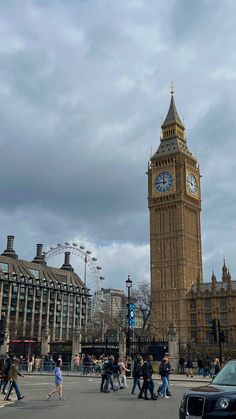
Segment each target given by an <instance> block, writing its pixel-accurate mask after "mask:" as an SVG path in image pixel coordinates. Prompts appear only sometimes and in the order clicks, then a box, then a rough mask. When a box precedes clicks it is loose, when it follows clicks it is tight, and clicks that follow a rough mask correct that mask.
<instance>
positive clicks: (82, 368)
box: [19, 361, 101, 375]
mask: <svg viewBox="0 0 236 419" xmlns="http://www.w3.org/2000/svg"><path fill="white" fill-rule="evenodd" d="M19 369H20V371H21V372H22V373H23V374H24V373H27V374H52V373H53V370H54V364H53V363H50V364H43V365H41V366H39V367H35V365H33V366H32V367H31V365H28V363H27V362H25V361H22V362H20V365H19ZM61 369H62V371H63V372H64V373H65V374H71V373H73V374H78V375H100V373H101V367H100V365H99V364H96V365H91V363H87V364H86V363H84V364H80V365H73V364H71V363H70V362H63V364H62V366H61Z"/></svg>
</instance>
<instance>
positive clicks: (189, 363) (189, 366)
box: [186, 358, 193, 377]
mask: <svg viewBox="0 0 236 419" xmlns="http://www.w3.org/2000/svg"><path fill="white" fill-rule="evenodd" d="M186 368H187V374H186V376H187V377H189V376H191V377H193V361H192V360H191V358H188V360H187V362H186Z"/></svg>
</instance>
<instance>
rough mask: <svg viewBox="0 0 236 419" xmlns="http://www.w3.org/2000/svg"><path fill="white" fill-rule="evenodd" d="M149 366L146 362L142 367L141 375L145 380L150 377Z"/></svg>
mask: <svg viewBox="0 0 236 419" xmlns="http://www.w3.org/2000/svg"><path fill="white" fill-rule="evenodd" d="M148 369H149V368H148V364H147V362H146V361H145V362H144V363H143V365H142V367H141V374H142V376H143V378H147V377H149V371H148Z"/></svg>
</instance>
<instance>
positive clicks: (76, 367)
mask: <svg viewBox="0 0 236 419" xmlns="http://www.w3.org/2000/svg"><path fill="white" fill-rule="evenodd" d="M72 361H73V368H74V371H76V372H78V371H79V364H80V357H79V355H77V354H75V356H74V357H73V359H72Z"/></svg>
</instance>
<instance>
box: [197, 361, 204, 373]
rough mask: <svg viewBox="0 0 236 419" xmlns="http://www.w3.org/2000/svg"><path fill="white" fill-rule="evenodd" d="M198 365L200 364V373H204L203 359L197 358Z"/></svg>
mask: <svg viewBox="0 0 236 419" xmlns="http://www.w3.org/2000/svg"><path fill="white" fill-rule="evenodd" d="M197 366H198V372H197V373H198V375H204V364H203V361H202V359H201V358H200V359H198V360H197Z"/></svg>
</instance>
